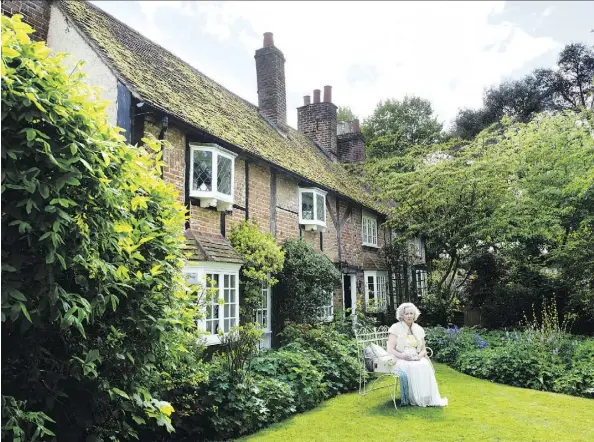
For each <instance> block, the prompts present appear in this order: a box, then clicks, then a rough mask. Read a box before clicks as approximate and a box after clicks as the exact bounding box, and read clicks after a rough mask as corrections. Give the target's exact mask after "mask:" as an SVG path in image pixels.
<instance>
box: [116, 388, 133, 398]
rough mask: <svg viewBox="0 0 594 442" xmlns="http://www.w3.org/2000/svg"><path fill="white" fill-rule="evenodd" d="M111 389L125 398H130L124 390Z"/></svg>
mask: <svg viewBox="0 0 594 442" xmlns="http://www.w3.org/2000/svg"><path fill="white" fill-rule="evenodd" d="M111 391H113V392H114V393H115V394H117V395H119V396H121V397H123V398H125V399H128V400H129V399H130V396H128V394H127V393H126V392H125V391H122V390H120V389H119V388H115V387H114V388H112V389H111Z"/></svg>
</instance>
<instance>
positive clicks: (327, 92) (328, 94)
mask: <svg viewBox="0 0 594 442" xmlns="http://www.w3.org/2000/svg"><path fill="white" fill-rule="evenodd" d="M324 103H332V86H324Z"/></svg>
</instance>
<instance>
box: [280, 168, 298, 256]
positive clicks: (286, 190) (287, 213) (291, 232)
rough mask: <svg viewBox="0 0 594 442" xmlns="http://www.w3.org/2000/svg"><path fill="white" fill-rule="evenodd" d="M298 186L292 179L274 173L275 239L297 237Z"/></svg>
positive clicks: (281, 240)
mask: <svg viewBox="0 0 594 442" xmlns="http://www.w3.org/2000/svg"><path fill="white" fill-rule="evenodd" d="M298 191H299V187H298V185H297V181H295V180H294V179H292V178H290V177H288V176H286V175H283V174H280V173H278V174H277V175H276V240H277V243H279V244H282V243H283V242H284V241H285V240H287V239H289V240H296V239H299V193H298Z"/></svg>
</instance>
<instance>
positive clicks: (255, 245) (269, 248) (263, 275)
mask: <svg viewBox="0 0 594 442" xmlns="http://www.w3.org/2000/svg"><path fill="white" fill-rule="evenodd" d="M229 240H230V241H231V244H232V245H233V248H234V249H235V250H237V252H239V254H240V255H241V257H242V258H243V259H244V260H245V264H244V266H243V268H242V272H241V276H242V277H241V282H242V284H244V292H243V295H244V296H243V303H244V307H245V309H244V310H245V312H244V313H245V314H246V315H251V313H252V310H253V309H254V308H257V306H258V303H259V300H260V293H261V290H262V286H263V285H268V286H269V287H272V286H274V285H275V284H276V283H277V282H278V280H277V279H276V278H275V276H274V275H275V274H276V273H278V272H280V271H281V270H282V268H283V264H284V262H285V252H284V250H282V249H281V248H280V247H279V246H278V245H277V244H276V241H275V240H274V237H273V236H272V235H271V234H270V233H263V232H262V231H260V228H259V227H258V225H257V224H255V223H253V222H251V221H244V222H242V223H240V224H237V225H235V226H233V227H232V229H231V233H230V234H229Z"/></svg>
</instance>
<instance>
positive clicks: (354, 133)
mask: <svg viewBox="0 0 594 442" xmlns="http://www.w3.org/2000/svg"><path fill="white" fill-rule="evenodd" d="M336 138H337V147H338V160H339V161H340V162H341V163H360V162H363V161H365V138H364V137H363V134H362V133H361V128H360V126H359V120H353V121H341V122H340V123H338V127H337V137H336Z"/></svg>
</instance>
